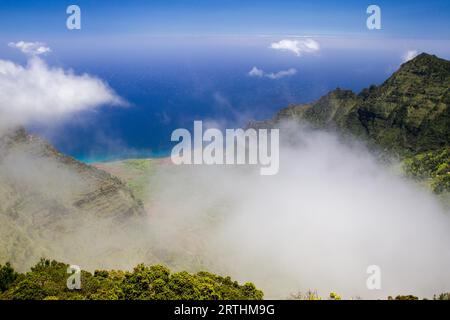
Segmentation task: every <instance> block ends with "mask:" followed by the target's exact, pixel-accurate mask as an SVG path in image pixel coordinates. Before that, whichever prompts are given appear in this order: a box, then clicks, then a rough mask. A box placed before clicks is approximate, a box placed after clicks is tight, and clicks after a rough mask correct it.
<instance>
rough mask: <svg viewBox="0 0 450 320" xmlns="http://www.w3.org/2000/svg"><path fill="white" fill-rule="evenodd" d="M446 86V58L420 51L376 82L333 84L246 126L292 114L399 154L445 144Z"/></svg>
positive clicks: (449, 104)
mask: <svg viewBox="0 0 450 320" xmlns="http://www.w3.org/2000/svg"><path fill="white" fill-rule="evenodd" d="M449 88H450V61H447V60H444V59H440V58H438V57H436V56H434V55H429V54H426V53H422V54H420V55H418V56H417V57H415V58H414V59H412V60H410V61H408V62H406V63H404V64H403V65H402V66H401V67H400V69H399V70H398V71H396V72H395V73H394V74H393V75H392V76H391V77H390V78H389V79H387V80H386V81H385V82H384V83H383V84H381V85H380V86H375V85H373V86H370V87H369V88H366V89H364V90H362V91H361V93H359V94H355V93H353V92H352V91H349V90H342V89H339V88H338V89H336V90H334V91H331V92H329V93H328V94H327V95H325V96H323V97H321V98H320V99H318V100H317V101H315V102H312V103H310V104H304V105H291V106H289V107H287V108H285V109H282V110H280V111H279V112H278V114H277V115H276V116H275V118H274V119H272V120H270V121H266V122H260V123H252V124H251V126H254V127H261V126H267V125H270V126H274V125H276V124H277V123H278V122H280V121H281V120H286V119H294V120H298V121H307V122H308V123H310V124H312V125H313V126H315V127H318V128H336V129H338V130H339V131H341V132H348V133H351V134H353V135H356V136H359V137H363V138H365V139H367V140H368V141H369V142H372V143H374V144H376V145H377V146H379V147H381V148H383V149H387V150H390V151H395V152H398V153H400V154H405V153H406V154H408V153H413V154H415V153H417V152H422V151H427V150H436V149H439V148H442V147H446V146H449V144H450V90H449Z"/></svg>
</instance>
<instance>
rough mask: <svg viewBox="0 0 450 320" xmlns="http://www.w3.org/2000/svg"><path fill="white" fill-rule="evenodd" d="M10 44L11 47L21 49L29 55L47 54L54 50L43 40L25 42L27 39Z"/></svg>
mask: <svg viewBox="0 0 450 320" xmlns="http://www.w3.org/2000/svg"><path fill="white" fill-rule="evenodd" d="M8 46H10V47H11V48H16V49H19V50H20V51H22V52H23V53H25V54H29V55H39V54H45V53H48V52H51V51H52V50H51V49H50V48H49V47H47V46H45V44H44V43H42V42H25V41H19V42H10V43H8Z"/></svg>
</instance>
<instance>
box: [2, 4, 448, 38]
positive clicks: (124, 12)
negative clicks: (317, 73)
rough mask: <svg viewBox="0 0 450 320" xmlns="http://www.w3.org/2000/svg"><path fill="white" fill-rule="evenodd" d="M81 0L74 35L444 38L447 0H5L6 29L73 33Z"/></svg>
mask: <svg viewBox="0 0 450 320" xmlns="http://www.w3.org/2000/svg"><path fill="white" fill-rule="evenodd" d="M69 4H78V5H79V6H80V7H81V9H82V21H83V29H82V30H81V31H80V32H79V34H78V35H80V34H83V35H84V36H87V35H89V36H98V35H103V36H104V35H108V34H110V35H116V36H119V35H130V34H135V35H136V34H145V35H150V34H152V35H156V34H158V35H169V34H170V35H205V34H208V35H211V34H215V35H246V34H300V35H344V36H345V35H347V36H348V35H361V34H364V35H370V36H372V35H375V34H377V33H378V35H383V36H389V37H415V38H419V37H420V38H426V39H429V38H437V39H449V37H450V34H449V32H450V31H449V29H450V28H449V21H450V2H449V1H447V0H429V1H415V0H408V1H405V0H398V1H385V0H383V1H381V0H379V1H374V2H368V1H356V0H346V1H329V0H322V1H320V0H316V1H301V0H295V1H273V0H272V1H267V0H238V1H236V0H230V1H223V0H222V1H216V0H191V1H189V0H164V1H160V0H152V1H142V0H141V1H138V0H128V1H120V0H108V1H89V0H79V1H75V2H74V1H61V0H59V1H56V0H54V1H30V0H22V1H15V0H2V1H1V2H0V21H1V22H0V24H1V31H0V32H1V33H2V35H3V36H5V35H8V36H11V37H31V36H39V35H42V34H45V36H46V37H49V38H51V37H61V36H72V37H73V36H75V35H74V34H73V33H72V34H71V33H69V31H68V30H66V29H65V19H66V14H65V9H66V7H67V6H68V5H69ZM369 4H377V5H379V6H380V7H381V10H382V26H383V29H382V30H380V31H377V32H376V33H375V32H370V31H368V30H367V29H366V27H365V20H366V16H367V15H366V12H365V11H366V8H367V6H368V5H369Z"/></svg>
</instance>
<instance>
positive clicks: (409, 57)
mask: <svg viewBox="0 0 450 320" xmlns="http://www.w3.org/2000/svg"><path fill="white" fill-rule="evenodd" d="M418 54H419V52H417V50H408V51H406V53H405V54H404V55H403V57H402V58H403V62H407V61H409V60H412V59H414V58H415V57H416V56H417V55H418Z"/></svg>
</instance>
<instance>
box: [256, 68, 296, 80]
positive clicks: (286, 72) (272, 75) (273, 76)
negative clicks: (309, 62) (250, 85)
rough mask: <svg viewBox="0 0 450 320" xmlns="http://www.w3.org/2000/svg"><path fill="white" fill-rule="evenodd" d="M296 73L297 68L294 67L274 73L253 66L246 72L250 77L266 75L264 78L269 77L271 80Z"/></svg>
mask: <svg viewBox="0 0 450 320" xmlns="http://www.w3.org/2000/svg"><path fill="white" fill-rule="evenodd" d="M296 73H297V69H295V68H290V69H288V70H281V71H278V72H275V73H274V72H270V73H265V72H264V71H263V70H262V69H258V68H257V67H253V68H252V70H250V71H249V72H248V75H249V76H250V77H258V78H262V77H266V78H269V79H272V80H276V79H280V78H283V77H289V76H293V75H294V74H296Z"/></svg>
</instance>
